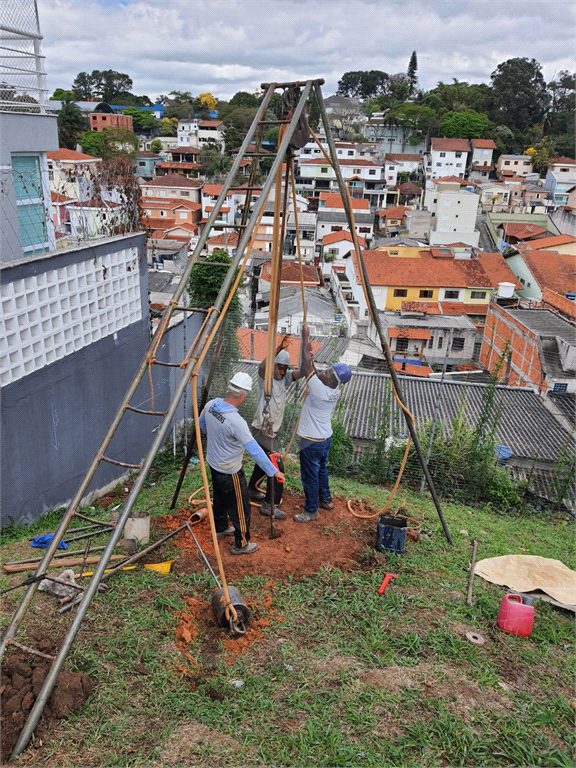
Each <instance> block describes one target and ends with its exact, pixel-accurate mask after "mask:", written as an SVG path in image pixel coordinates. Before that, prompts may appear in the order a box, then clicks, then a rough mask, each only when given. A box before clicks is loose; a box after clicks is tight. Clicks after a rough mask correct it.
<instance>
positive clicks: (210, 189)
mask: <svg viewBox="0 0 576 768" xmlns="http://www.w3.org/2000/svg"><path fill="white" fill-rule="evenodd" d="M223 186H224V185H223V184H204V186H203V187H202V194H203V195H211V196H212V197H218V195H219V194H220V192H222V187H223ZM232 194H233V193H232V192H228V193H227V194H226V197H231V196H232Z"/></svg>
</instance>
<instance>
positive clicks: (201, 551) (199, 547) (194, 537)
mask: <svg viewBox="0 0 576 768" xmlns="http://www.w3.org/2000/svg"><path fill="white" fill-rule="evenodd" d="M185 525H186V527H187V528H188V530H189V531H190V535H191V536H192V538H193V539H194V543H195V544H196V546H197V547H198V552H200V554H201V555H202V559H203V560H204V562H205V563H206V568H208V570H209V571H210V574H211V576H212V578H213V579H214V581H215V582H216V586H217V587H218V589H222V585H221V584H220V582H219V581H218V576H216V574H215V573H214V571H213V570H212V566H211V565H210V563H209V562H208V558H207V557H206V555H205V554H204V551H203V549H202V547H201V546H200V543H199V541H198V539H197V538H196V536H194V531H193V530H192V528H191V527H190V524H189V523H188V521H186V523H185Z"/></svg>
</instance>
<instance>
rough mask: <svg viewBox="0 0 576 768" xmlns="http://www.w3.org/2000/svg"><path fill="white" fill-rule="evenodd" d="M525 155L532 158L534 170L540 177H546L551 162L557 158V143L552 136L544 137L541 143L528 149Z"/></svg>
mask: <svg viewBox="0 0 576 768" xmlns="http://www.w3.org/2000/svg"><path fill="white" fill-rule="evenodd" d="M524 154H525V155H530V157H531V158H532V163H533V164H534V170H535V171H537V172H538V173H539V174H540V175H545V174H546V172H547V171H548V165H549V164H550V161H551V160H552V159H553V158H555V157H556V156H557V149H556V142H555V141H554V139H553V138H552V137H551V136H542V138H541V139H540V141H538V142H536V143H535V144H534V146H532V147H528V149H527V150H526V151H525V152H524Z"/></svg>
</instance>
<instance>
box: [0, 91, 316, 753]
mask: <svg viewBox="0 0 576 768" xmlns="http://www.w3.org/2000/svg"><path fill="white" fill-rule="evenodd" d="M310 87H311V81H308V83H307V85H306V88H305V89H304V91H303V93H302V95H301V97H300V100H299V102H298V105H297V107H296V108H295V110H294V112H293V114H292V120H291V122H290V125H289V127H288V130H287V131H286V133H285V134H284V138H283V139H282V142H281V145H280V147H279V150H278V154H277V156H276V158H275V159H274V162H273V164H272V167H271V169H270V172H269V175H268V178H267V179H266V181H265V183H264V186H263V188H262V194H261V195H260V196H259V198H258V200H257V201H256V203H255V205H254V211H253V213H252V216H251V217H250V221H249V224H248V226H247V227H246V229H245V230H244V233H243V235H242V237H241V239H240V242H239V243H238V247H237V251H236V254H235V256H234V258H233V259H232V263H231V264H230V266H229V269H228V273H227V275H226V277H225V279H224V281H223V283H222V286H221V288H220V291H219V293H218V296H217V297H216V299H215V301H214V305H213V306H214V309H215V310H216V311H215V312H212V313H211V314H210V315H209V316H208V317H207V320H206V324H205V326H204V330H203V332H202V333H200V334H199V335H198V337H197V338H196V341H195V343H194V346H193V349H192V351H191V353H190V359H189V361H188V364H187V365H186V368H185V369H184V371H183V374H182V376H181V378H180V381H179V382H178V384H177V385H176V387H175V389H174V393H173V395H172V399H171V400H170V403H169V406H168V408H167V410H166V415H165V416H164V418H163V420H162V422H161V424H160V425H159V428H158V430H157V432H156V433H155V437H154V439H153V441H152V444H151V445H150V448H149V450H148V453H147V454H146V458H145V459H144V462H143V464H142V466H141V468H140V471H139V473H138V476H137V477H136V480H135V481H134V484H133V486H132V490H131V491H130V494H129V496H128V498H127V499H126V502H125V504H124V508H123V510H122V513H121V515H120V518H119V519H118V522H117V524H116V528H114V530H113V531H112V533H111V536H110V540H109V542H108V544H107V546H106V549H105V550H104V552H103V554H102V557H101V558H100V561H99V562H98V564H97V566H96V569H95V571H94V575H93V576H92V579H91V581H90V584H89V585H88V587H87V588H86V592H85V593H84V598H83V599H82V601H81V602H80V605H79V606H78V611H77V612H76V615H75V617H74V619H73V620H72V623H71V625H70V627H69V629H68V632H67V634H66V637H65V638H64V641H63V643H62V646H61V648H60V650H59V652H58V655H57V656H56V660H55V661H54V663H53V665H52V667H51V668H50V671H49V672H48V674H47V676H46V679H45V680H44V684H43V685H42V688H41V689H40V692H39V694H38V697H37V698H36V701H35V703H34V706H33V707H32V709H31V710H30V714H29V716H28V719H27V721H26V724H25V725H24V728H23V729H22V732H21V733H20V736H19V738H18V741H17V742H16V746H15V747H14V750H13V752H12V756H13V757H16V756H17V755H20V754H21V753H22V752H23V751H24V750H25V749H26V747H27V745H28V742H29V741H30V737H31V736H32V733H33V732H34V729H35V728H36V725H37V724H38V721H39V719H40V716H41V714H42V711H43V709H44V706H45V705H46V701H47V699H48V697H49V696H50V693H51V692H52V689H53V687H54V684H55V683H56V678H57V677H58V675H59V673H60V670H61V669H62V666H63V664H64V660H65V659H66V656H67V655H68V651H69V649H70V647H71V645H72V643H73V642H74V639H75V637H76V635H77V633H78V631H79V629H80V625H81V624H82V621H83V619H84V616H85V615H86V611H87V610H88V607H89V606H90V603H91V601H92V598H93V597H94V595H95V593H96V591H97V589H98V586H99V584H100V581H101V580H102V578H103V574H104V571H105V569H106V566H107V564H108V562H109V560H110V556H111V554H112V552H113V550H114V548H115V546H116V544H117V543H118V541H119V539H120V536H121V535H122V531H123V529H124V526H125V524H126V521H127V519H128V517H129V515H130V512H131V511H132V509H133V508H134V505H135V503H136V499H137V498H138V495H139V493H140V491H141V490H142V487H143V485H144V482H145V480H146V477H147V475H148V472H149V471H150V467H151V466H152V463H153V461H154V459H155V457H156V454H157V453H158V451H159V449H160V447H161V445H162V443H163V442H164V438H165V436H166V433H167V431H168V428H169V426H170V424H171V422H172V419H173V418H174V414H175V413H176V409H177V407H178V404H179V403H180V400H181V399H182V395H183V393H184V390H185V388H186V386H187V385H188V382H189V380H190V377H191V375H192V373H193V371H194V369H195V367H196V364H197V362H198V359H199V357H200V354H201V352H202V350H203V347H204V345H205V344H206V342H207V340H208V338H209V337H210V334H211V333H212V330H213V328H214V325H215V324H216V320H217V318H216V315H217V314H219V312H220V310H221V308H222V307H223V306H224V302H225V300H226V298H227V297H228V294H229V292H230V289H231V287H232V284H233V282H234V280H235V277H236V270H237V269H238V267H239V266H240V262H241V261H242V258H243V256H244V251H245V249H246V246H247V245H248V242H249V240H250V238H251V235H252V230H253V229H254V227H255V226H256V223H257V222H258V220H259V218H260V213H261V211H262V209H263V208H264V205H265V204H266V201H267V198H268V195H269V193H270V189H271V187H272V183H273V181H274V175H275V173H276V171H277V170H278V167H279V166H280V164H281V163H282V158H283V157H284V155H285V153H286V151H287V149H288V145H289V144H290V140H291V139H292V135H293V133H294V131H295V129H296V125H297V123H298V121H299V119H300V116H301V115H302V112H303V111H304V106H305V104H306V100H307V99H308V95H309V93H310ZM273 90H274V88H272V89H269V91H268V92H267V94H266V96H265V97H264V99H263V101H262V103H261V105H260V108H259V110H258V113H257V119H258V120H259V119H261V117H262V113H263V112H264V111H265V110H266V108H267V106H268V103H269V101H270V99H271V97H272V92H273ZM254 130H255V126H254V123H253V124H252V126H251V127H250V129H249V130H248V133H247V134H246V138H245V139H244V142H243V144H242V147H241V150H240V152H239V153H238V156H237V158H236V160H235V161H234V164H233V166H232V168H231V169H230V171H229V173H228V176H227V178H226V181H225V183H224V185H223V188H222V191H221V193H220V195H219V197H218V200H217V201H216V206H215V207H214V210H213V211H212V213H211V214H210V217H209V219H208V223H207V225H206V227H205V229H204V230H203V232H202V235H201V236H200V239H199V241H198V244H197V246H196V248H195V250H194V254H193V256H192V258H191V260H190V261H189V262H188V264H187V267H186V269H185V270H184V272H183V274H182V277H181V278H180V282H179V284H178V286H177V288H176V290H175V292H174V295H173V299H172V301H175V302H177V301H178V299H179V298H180V296H181V295H182V292H183V291H184V288H185V287H186V284H187V282H188V278H189V276H190V272H191V269H192V264H193V261H194V257H195V256H196V254H197V253H199V251H200V250H201V249H202V248H203V247H204V244H205V242H206V240H207V238H208V234H209V230H210V228H211V226H212V224H213V223H214V220H215V218H216V215H217V213H218V211H219V209H220V206H221V205H222V202H223V200H224V199H225V197H226V193H227V190H228V188H229V187H230V186H232V182H233V178H234V176H235V174H236V173H237V171H238V168H239V165H240V161H241V158H242V153H243V152H245V151H246V149H247V144H248V143H249V141H250V139H251V136H252V134H253V133H254ZM167 311H168V310H167ZM166 317H169V315H166ZM161 327H162V324H161V325H160V326H159V328H158V329H157V332H156V333H158V332H159V330H160V328H161ZM155 337H156V334H155V335H154V337H153V339H152V342H153V341H154V338H155ZM152 342H151V346H149V348H148V350H147V352H146V355H145V356H144V359H143V361H142V362H141V364H140V367H139V369H138V373H137V375H136V377H135V378H134V380H133V382H132V384H131V385H130V387H129V388H128V391H127V393H126V395H125V397H124V400H123V401H122V403H121V405H120V407H119V409H118V411H117V414H116V416H115V418H114V420H113V422H112V424H111V425H110V427H109V428H108V431H107V433H106V437H105V439H104V441H103V447H102V451H101V452H98V453H97V454H96V456H95V457H94V459H93V460H92V464H91V465H90V469H89V471H88V472H87V474H86V476H85V478H84V480H83V482H82V484H81V486H80V488H79V489H78V490H77V491H76V494H75V497H74V499H73V500H72V502H70V506H69V508H68V512H67V514H66V517H65V518H64V519H63V520H62V523H61V526H60V529H59V530H58V532H57V536H58V540H59V539H60V538H61V536H62V534H63V533H64V531H65V530H66V527H67V525H68V522H69V520H70V518H71V517H72V515H73V514H74V510H75V508H76V505H77V504H78V503H79V502H80V499H81V498H83V496H84V492H85V490H86V487H87V485H88V483H89V481H90V480H91V479H92V477H93V475H94V473H95V471H96V469H97V467H98V466H99V464H100V460H101V454H102V453H103V450H104V449H105V447H106V446H107V445H108V444H109V443H110V442H111V441H112V437H113V435H114V433H115V431H116V428H117V427H118V425H119V423H120V421H121V418H122V415H123V413H124V411H125V409H124V403H126V402H130V400H131V399H132V397H133V395H134V393H135V391H136V388H137V386H138V385H139V383H140V381H141V380H142V377H143V375H144V371H145V370H146V369H147V367H148V360H149V359H150V357H151V355H152V352H153V350H154V345H153V343H152ZM104 443H105V445H104ZM57 543H58V541H57V540H56V539H54V540H52V541H51V542H50V547H49V548H48V550H47V552H46V554H45V555H44V559H43V561H42V563H40V565H39V566H38V569H37V573H40V568H41V567H42V566H43V564H44V560H45V561H46V562H50V560H51V559H52V556H53V554H54V552H55V550H56V545H57ZM34 586H35V585H31V586H30V587H29V588H28V591H27V593H26V595H25V596H24V598H23V599H22V602H21V603H20V606H19V608H18V609H17V611H16V613H15V614H14V616H13V617H12V621H11V622H10V625H9V627H8V629H7V630H6V633H5V634H4V638H3V640H2V646H0V651H2V650H3V647H4V648H5V646H6V642H7V640H8V639H9V638H10V637H12V636H13V635H14V633H15V631H16V628H17V626H18V625H19V623H20V621H21V619H22V617H23V615H24V613H25V611H26V609H27V607H28V604H29V602H30V600H31V599H32V596H33V595H34V593H35V591H36V589H37V587H35V588H34V589H33V587H34Z"/></svg>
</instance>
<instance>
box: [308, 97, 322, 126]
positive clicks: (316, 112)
mask: <svg viewBox="0 0 576 768" xmlns="http://www.w3.org/2000/svg"><path fill="white" fill-rule="evenodd" d="M319 122H320V108H319V106H318V99H317V98H316V91H310V97H309V99H308V125H309V126H310V128H312V130H313V131H315V130H316V129H317V128H318V124H319Z"/></svg>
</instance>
